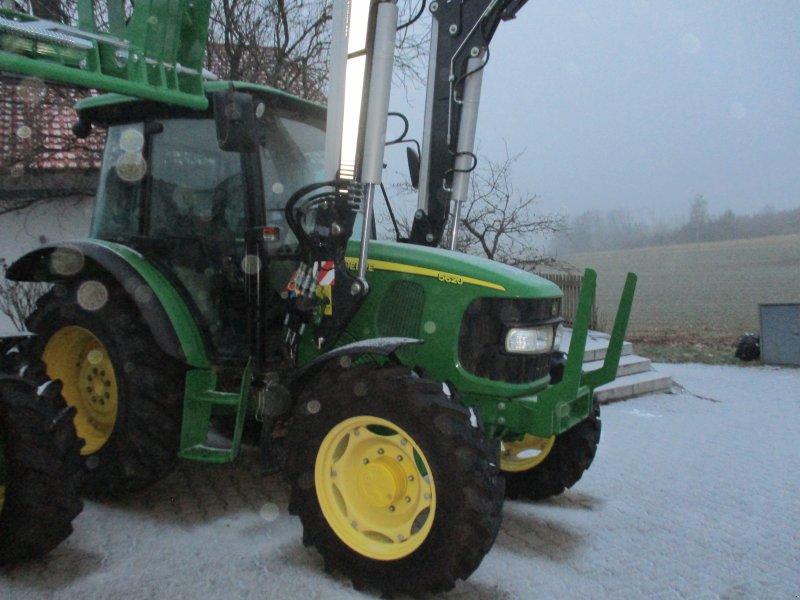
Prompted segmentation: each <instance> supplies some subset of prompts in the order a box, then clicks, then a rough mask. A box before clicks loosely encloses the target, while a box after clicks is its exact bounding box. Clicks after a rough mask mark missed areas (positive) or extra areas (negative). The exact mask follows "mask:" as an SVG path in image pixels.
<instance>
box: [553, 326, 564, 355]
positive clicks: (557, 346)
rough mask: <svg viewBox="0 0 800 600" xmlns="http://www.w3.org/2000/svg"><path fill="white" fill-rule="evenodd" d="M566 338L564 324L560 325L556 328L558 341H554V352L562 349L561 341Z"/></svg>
mask: <svg viewBox="0 0 800 600" xmlns="http://www.w3.org/2000/svg"><path fill="white" fill-rule="evenodd" d="M563 337H564V324H563V323H559V324H558V327H556V339H555V340H554V341H553V352H556V351H558V350H560V349H561V340H562V338H563Z"/></svg>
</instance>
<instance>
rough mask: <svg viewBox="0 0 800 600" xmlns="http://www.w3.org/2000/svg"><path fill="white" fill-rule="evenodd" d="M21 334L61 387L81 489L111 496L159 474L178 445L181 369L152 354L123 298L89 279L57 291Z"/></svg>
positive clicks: (166, 469) (45, 298)
mask: <svg viewBox="0 0 800 600" xmlns="http://www.w3.org/2000/svg"><path fill="white" fill-rule="evenodd" d="M87 289H89V290H90V291H91V292H92V294H93V296H89V297H88V298H87ZM98 299H99V300H102V302H101V301H98ZM28 328H29V329H30V330H31V331H33V332H35V333H37V334H38V335H37V337H36V338H34V339H33V341H32V345H33V351H34V352H35V353H36V354H38V355H39V356H41V357H42V360H43V361H44V362H45V363H46V365H47V375H48V376H49V377H50V378H52V379H59V380H61V381H62V382H63V386H64V389H63V394H64V398H65V400H66V402H67V404H68V405H70V406H74V407H75V409H76V415H75V427H76V429H77V432H78V435H79V436H81V437H82V438H84V439H85V440H86V446H85V447H84V448H83V450H82V452H81V454H82V455H83V460H84V463H85V466H86V470H87V476H86V480H85V484H84V485H85V489H86V491H87V492H89V493H93V494H101V495H102V494H118V493H122V492H126V491H130V490H135V489H139V488H142V487H145V486H147V485H149V484H151V483H154V482H155V481H157V480H158V479H160V478H161V477H163V476H164V475H165V474H167V473H168V472H169V471H170V470H171V469H172V468H173V467H174V465H175V462H176V459H177V452H178V445H179V439H180V415H181V412H180V411H181V404H182V390H183V367H182V366H181V365H180V364H179V363H177V361H175V360H173V359H172V358H170V357H169V356H166V355H165V354H164V353H162V352H161V351H160V350H159V348H158V346H157V344H156V342H155V340H154V339H153V337H152V335H151V334H150V331H149V330H148V329H147V327H146V326H145V324H144V323H143V322H142V320H141V316H140V314H139V312H138V309H137V308H136V307H135V305H134V304H133V303H132V301H131V300H130V299H129V298H128V297H127V296H126V295H125V293H124V292H123V291H122V290H121V289H120V288H118V287H112V286H111V285H106V284H105V283H103V282H101V281H95V280H87V281H83V282H78V283H75V284H72V285H69V286H64V285H57V286H56V287H54V288H53V290H51V291H50V292H49V293H47V294H46V295H45V296H43V297H42V298H41V299H40V300H39V303H38V305H37V309H36V311H35V312H34V313H33V315H31V317H30V319H29V320H28Z"/></svg>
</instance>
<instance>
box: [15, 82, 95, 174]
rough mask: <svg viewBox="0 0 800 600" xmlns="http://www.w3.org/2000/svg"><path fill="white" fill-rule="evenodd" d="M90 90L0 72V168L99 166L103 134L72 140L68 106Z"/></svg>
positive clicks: (73, 117) (72, 117) (72, 112)
mask: <svg viewBox="0 0 800 600" xmlns="http://www.w3.org/2000/svg"><path fill="white" fill-rule="evenodd" d="M90 94H91V92H87V91H86V90H78V89H75V88H71V87H68V86H63V85H54V84H49V83H45V82H44V81H42V80H41V79H38V78H34V77H25V78H19V77H11V76H5V75H0V168H2V169H9V170H10V171H11V173H12V175H13V174H14V172H15V171H19V170H20V169H22V170H44V169H55V170H62V169H94V168H99V167H100V162H101V160H102V149H103V143H104V136H103V135H102V134H101V133H93V134H92V135H90V136H89V137H88V138H86V139H83V140H81V139H78V138H76V137H75V135H74V134H73V133H72V124H73V123H74V122H75V120H76V119H77V115H76V113H75V110H74V109H73V105H74V104H75V102H77V101H78V100H79V99H80V98H82V97H84V96H87V95H90Z"/></svg>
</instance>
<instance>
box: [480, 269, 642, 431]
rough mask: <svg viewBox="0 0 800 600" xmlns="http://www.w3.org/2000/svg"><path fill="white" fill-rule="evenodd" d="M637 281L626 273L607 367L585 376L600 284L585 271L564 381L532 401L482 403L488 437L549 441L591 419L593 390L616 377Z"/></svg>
mask: <svg viewBox="0 0 800 600" xmlns="http://www.w3.org/2000/svg"><path fill="white" fill-rule="evenodd" d="M636 280H637V278H636V275H634V274H633V273H628V276H627V279H626V281H625V286H624V288H623V291H622V297H621V298H620V302H619V307H618V308H617V316H616V319H615V321H614V328H613V330H612V334H611V339H610V340H609V345H608V349H607V351H606V357H605V360H604V362H603V366H602V367H601V368H600V369H598V370H596V371H590V372H588V373H584V372H583V371H582V366H583V355H584V351H585V349H586V340H587V338H588V332H589V323H590V319H591V313H592V304H593V300H594V295H595V288H596V283H597V273H596V272H595V271H594V270H592V269H587V270H586V271H585V273H584V278H583V286H582V287H581V294H580V300H579V303H578V311H577V314H576V317H575V323H574V326H573V329H572V337H571V339H570V346H569V351H568V353H567V364H566V366H565V368H564V376H563V378H562V380H561V381H560V382H559V383H557V384H555V385H551V386H549V387H547V388H546V389H544V390H542V391H541V392H539V393H538V394H534V395H532V396H523V397H519V398H513V399H510V400H508V401H505V400H499V401H498V399H497V398H492V399H488V398H487V399H482V400H481V401H479V402H478V406H479V409H480V411H481V415H482V416H483V419H484V422H486V423H487V428H488V430H489V434H490V435H495V436H503V435H506V434H509V433H510V434H522V433H529V434H531V435H535V436H540V437H550V436H552V435H558V434H560V433H563V432H565V431H566V430H568V429H570V428H571V427H573V426H574V425H577V424H578V423H579V422H581V421H582V420H584V419H585V418H586V417H587V416H588V415H589V413H590V411H591V409H592V396H593V393H594V389H595V388H596V387H598V386H600V385H603V384H604V383H608V382H610V381H613V380H614V378H615V377H616V373H617V368H618V367H619V359H620V356H621V354H622V345H623V343H624V341H625V340H624V338H625V331H626V329H627V327H628V319H629V317H630V313H631V307H632V306H633V297H634V293H635V290H636Z"/></svg>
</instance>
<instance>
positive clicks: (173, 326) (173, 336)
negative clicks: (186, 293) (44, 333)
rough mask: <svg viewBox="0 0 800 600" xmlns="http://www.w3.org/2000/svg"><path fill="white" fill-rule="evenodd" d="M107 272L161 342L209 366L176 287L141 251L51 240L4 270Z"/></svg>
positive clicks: (54, 274) (73, 274)
mask: <svg viewBox="0 0 800 600" xmlns="http://www.w3.org/2000/svg"><path fill="white" fill-rule="evenodd" d="M102 274H106V275H108V276H110V277H111V278H112V279H113V280H115V281H116V282H117V283H118V284H119V285H120V287H121V288H122V289H124V290H125V292H126V293H127V294H128V296H129V298H130V299H131V301H132V302H133V303H134V304H136V307H137V308H138V309H139V312H140V313H141V315H142V319H143V320H144V322H145V324H146V325H147V327H148V329H149V330H150V333H151V334H152V336H153V339H154V340H155V341H156V343H157V344H158V347H159V348H160V349H161V350H162V351H163V352H164V353H166V354H167V355H169V356H171V357H173V358H176V359H178V360H180V361H182V362H185V363H187V364H189V365H191V366H193V367H202V368H206V367H208V366H209V365H210V362H209V360H208V354H207V352H206V346H205V343H204V339H203V336H202V334H201V332H200V329H199V328H198V326H197V323H196V322H195V320H194V318H193V316H192V313H191V311H190V310H189V308H188V306H187V305H186V302H185V301H184V300H183V298H182V297H181V296H180V294H179V293H178V291H177V290H176V289H175V287H174V286H173V285H172V284H171V283H170V282H169V280H167V278H166V277H164V275H163V274H162V273H161V272H160V271H158V270H157V269H156V268H155V267H154V266H153V265H152V264H151V263H150V262H149V261H147V260H146V259H145V258H144V257H143V256H142V255H141V254H139V253H138V252H136V251H135V250H132V249H130V248H128V247H127V246H123V245H121V244H115V243H112V242H106V241H101V240H88V239H87V240H77V241H69V242H60V243H56V244H49V245H47V246H43V247H41V248H38V249H36V250H34V251H32V252H29V253H28V254H26V255H24V256H22V257H21V258H19V259H18V260H17V261H16V262H14V264H12V265H11V266H10V267H9V268H8V271H7V273H6V277H8V279H11V280H14V281H49V282H59V281H74V280H79V279H85V278H87V277H96V276H98V275H102Z"/></svg>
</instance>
